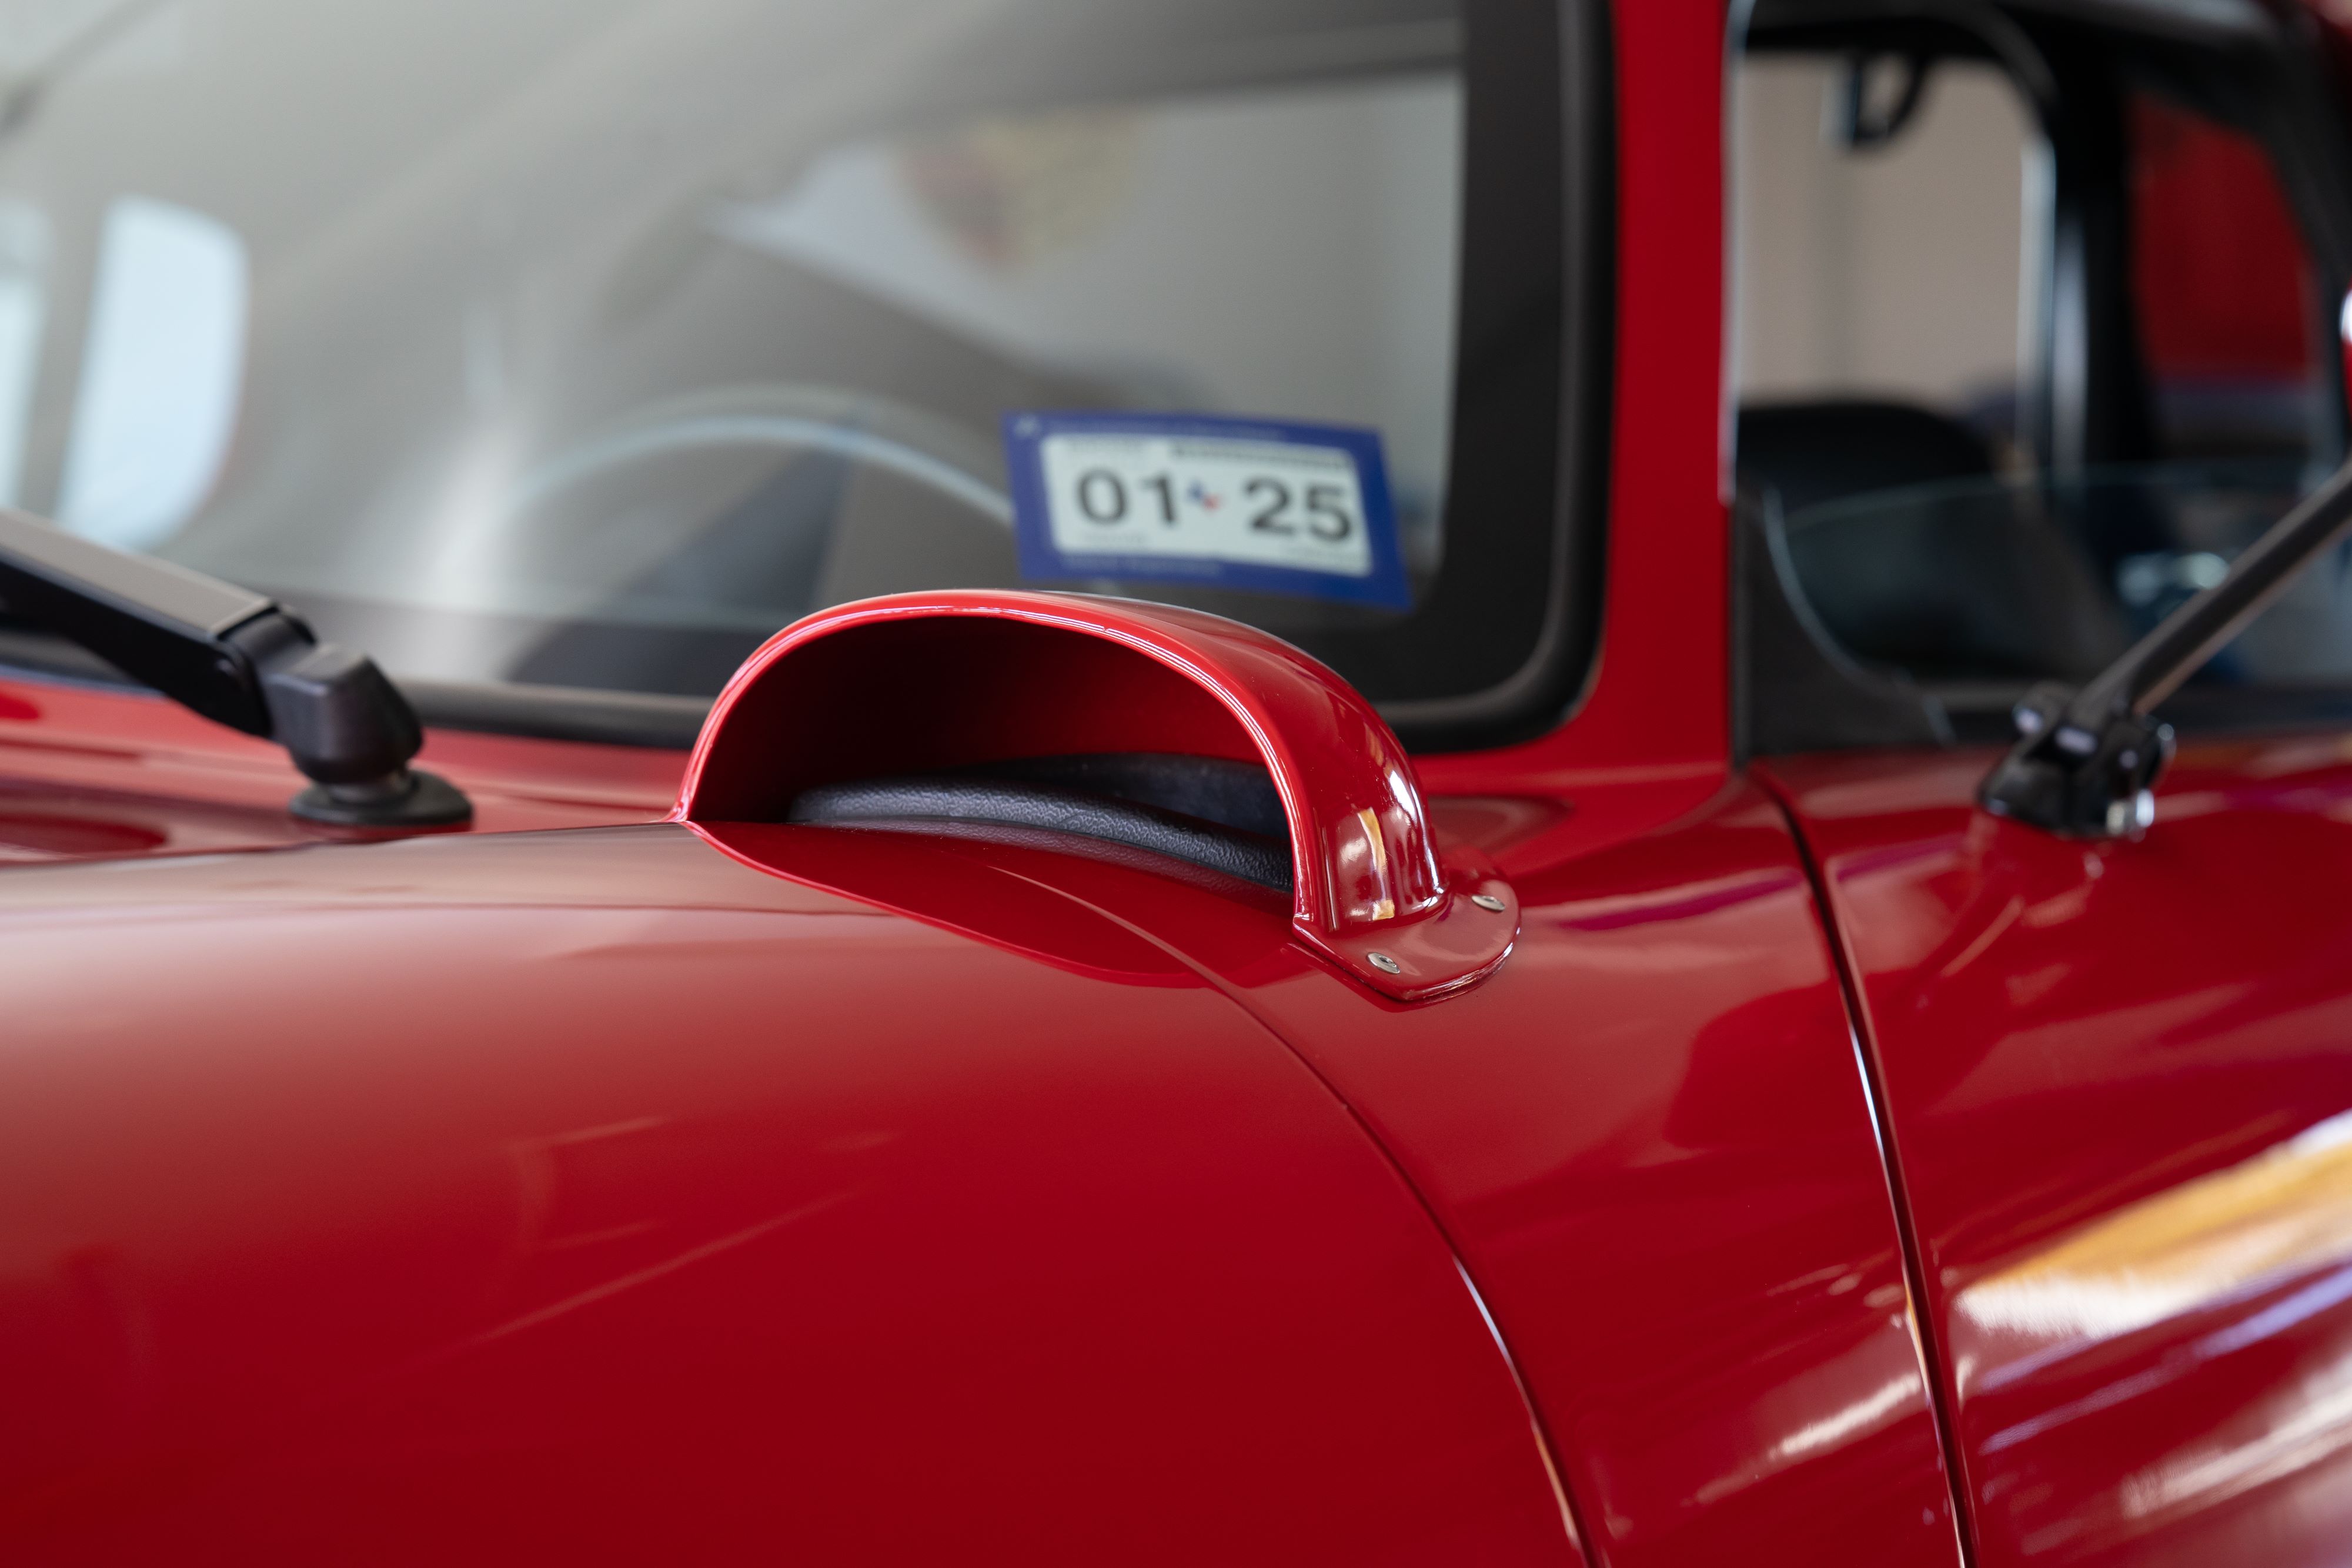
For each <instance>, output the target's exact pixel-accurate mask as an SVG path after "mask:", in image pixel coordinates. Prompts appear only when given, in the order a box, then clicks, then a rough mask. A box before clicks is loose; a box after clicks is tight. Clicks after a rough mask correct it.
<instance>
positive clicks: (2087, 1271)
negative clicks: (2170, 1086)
mask: <svg viewBox="0 0 2352 1568" xmlns="http://www.w3.org/2000/svg"><path fill="white" fill-rule="evenodd" d="M2347 1257H2352V1112H2347V1113H2345V1114H2343V1115H2339V1116H2335V1117H2331V1118H2330V1119H2329V1120H2327V1121H2325V1122H2322V1123H2320V1124H2317V1125H2316V1126H2314V1127H2311V1128H2309V1129H2307V1130H2306V1131H2305V1132H2303V1133H2302V1134H2298V1135H2297V1136H2295V1137H2294V1138H2291V1139H2289V1140H2288V1141H2287V1142H2285V1143H2284V1144H2280V1145H2275V1146H2274V1147H2272V1148H2269V1149H2265V1150H2263V1152H2262V1153H2261V1154H2259V1155H2255V1156H2253V1157H2252V1159H2249V1160H2245V1161H2243V1162H2242V1163H2240V1164H2238V1165H2235V1166H2231V1167H2230V1168H2229V1169H2227V1170H2222V1171H2216V1172H2215V1173H2213V1174H2212V1175H2211V1176H2200V1177H2199V1178H2198V1179H2197V1180H2195V1181H2191V1182H2186V1183H2184V1184H2182V1185H2181V1186H2177V1187H2174V1188H2172V1189H2171V1190H2170V1191H2168V1192H2163V1193H2159V1194H2158V1195H2157V1196H2156V1197H2150V1198H2146V1199H2143V1200H2142V1201H2140V1202H2138V1203H2136V1204H2133V1205H2132V1206H2131V1207H2128V1208H2124V1209H2120V1210H2118V1211H2117V1212H2116V1213H2115V1214H2112V1215H2110V1216H2108V1217H2107V1218H2105V1219H2102V1220H2100V1221H2098V1222H2097V1223H2095V1224H2094V1225H2091V1226H2089V1227H2087V1228H2084V1229H2082V1230H2079V1231H2076V1232H2075V1233H2074V1235H2072V1236H2070V1237H2068V1238H2067V1239H2065V1240H2064V1241H2062V1242H2060V1243H2059V1244H2058V1245H2057V1246H2055V1247H2053V1248H2051V1249H2048V1250H2047V1251H2044V1252H2042V1253H2039V1254H2037V1255H2035V1256H2034V1257H2032V1258H2031V1259H2028V1260H2026V1261H2024V1262H2022V1263H2020V1264H2018V1265H2016V1266H2015V1267H2013V1268H2010V1269H2005V1270H2001V1271H2000V1273H1998V1274H1993V1275H1989V1276H1987V1277H1986V1278H1984V1279H1982V1280H1979V1281H1976V1282H1975V1283H1974V1284H1972V1285H1969V1287H1968V1288H1966V1289H1965V1290H1963V1291H1960V1292H1959V1294H1958V1297H1957V1298H1956V1300H1955V1302H1954V1304H1955V1305H1956V1306H1957V1307H1958V1310H1959V1312H1961V1313H1962V1314H1963V1315H1964V1316H1966V1317H1967V1318H1968V1319H1969V1321H1970V1322H1973V1323H1974V1324H1975V1325H1976V1326H1977V1327H1979V1329H1982V1330H1985V1331H1988V1332H1990V1333H2013V1334H2022V1335H2026V1336H2029V1337H2031V1338H2032V1339H2036V1340H2040V1341H2042V1342H2044V1343H2048V1342H2051V1341H2055V1340H2066V1339H2076V1338H2090V1339H2105V1338H2108V1337H2110V1336H2113V1335H2116V1334H2122V1333H2130V1332H2131V1331H2132V1330H2134V1329H2137V1328H2144V1327H2146V1326H2147V1325H2148V1324H2149V1323H2153V1322H2161V1321H2162V1320H2164V1319H2166V1318H2169V1317H2174V1316H2177V1315H2179V1313H2182V1312H2190V1311H2193V1310H2195V1309H2196V1308H2198V1307H2200V1306H2201V1305H2203V1304H2205V1303H2207V1302H2209V1301H2217V1300H2220V1299H2221V1298H2223V1297H2225V1296H2229V1295H2232V1294H2234V1293H2236V1292H2238V1291H2242V1290H2243V1289H2245V1288H2246V1287H2247V1286H2249V1285H2251V1284H2253V1283H2254V1282H2256V1281H2261V1280H2263V1279H2265V1278H2269V1277H2273V1276H2281V1275H2285V1274H2290V1273H2293V1272H2295V1271H2298V1270H2305V1269H2308V1268H2312V1267H2315V1266H2316V1265H2319V1264H2323V1263H2326V1262H2330V1261H2334V1260H2341V1259H2344V1258H2347Z"/></svg>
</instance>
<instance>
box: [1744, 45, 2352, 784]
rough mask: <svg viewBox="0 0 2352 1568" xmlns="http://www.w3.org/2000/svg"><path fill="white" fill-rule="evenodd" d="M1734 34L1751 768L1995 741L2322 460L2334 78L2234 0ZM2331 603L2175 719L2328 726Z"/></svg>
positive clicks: (2341, 657) (2349, 662)
mask: <svg viewBox="0 0 2352 1568" xmlns="http://www.w3.org/2000/svg"><path fill="white" fill-rule="evenodd" d="M1743 41H1744V47H1743V51H1742V53H1741V54H1740V55H1739V57H1738V63H1737V65H1736V68H1735V106H1736V107H1735V110H1734V113H1735V115H1736V116H1737V120H1736V134H1735V137H1734V145H1735V184H1736V188H1737V191H1738V195H1737V197H1736V201H1737V205H1738V212H1737V216H1736V223H1737V231H1738V239H1737V244H1736V246H1735V267H1736V268H1737V271H1738V298H1737V303H1736V306H1735V309H1736V312H1737V315H1738V361H1739V362H1738V367H1737V374H1738V393H1737V395H1738V408H1737V415H1736V442H1737V445H1736V451H1737V467H1736V472H1737V478H1738V496H1739V506H1738V541H1739V548H1740V551H1741V554H1742V556H1743V567H1742V581H1743V583H1744V585H1745V586H1744V589H1743V593H1744V596H1745V601H1744V604H1743V612H1744V614H1743V628H1744V630H1743V643H1742V651H1743V654H1742V672H1741V673H1742V678H1743V681H1744V683H1745V694H1744V701H1743V705H1742V706H1743V710H1744V730H1745V733H1744V735H1743V737H1742V738H1743V742H1744V744H1745V745H1746V746H1747V747H1748V748H1749V749H1751V750H1753V751H1756V752H1760V753H1768V754H1769V753H1781V752H1791V751H1802V750H1811V749H1821V748H1827V747H1852V746H1887V745H1918V744H1928V743H1949V742H1952V741H1955V740H1958V741H1964V742H1967V741H1988V742H1989V741H1999V740H2003V739H2006V738H2008V737H2010V734H2011V728H2010V723H2011V721H2010V717H2009V715H2010V710H2011V707H2012V706H2013V705H2014V704H2016V703H2017V702H2018V701H2019V700H2020V698H2021V696H2022V695H2023V693H2024V691H2025V690H2026V689H2027V687H2029V686H2030V685H2032V683H2034V682H2036V681H2039V680H2044V679H2057V680H2063V681H2070V682H2080V681H2083V680H2084V679H2087V678H2088V677H2089V676H2090V675H2092V674H2095V673H2096V672H2097V671H2098V670H2099V669H2101V668H2102V667H2104V666H2105V665H2106V664H2109V663H2110V662H2112V661H2113V660H2114V659H2115V658H2116V656H2117V655H2118V654H2119V653H2121V652H2122V651H2123V650H2124V649H2125V648H2126V647H2127V646H2129V645H2130V643H2132V642H2133V641H2134V640H2135V639H2136V638H2137V637H2138V636H2139V635H2140V634H2142V633H2144V632H2147V630H2148V629H2150V628H2151V627H2153V626H2154V625H2155V624H2156V623H2157V622H2158V621H2159V620H2160V619H2161V618H2162V617H2163V616H2164V615H2165V614H2167V613H2168V612H2170V611H2171V610H2173V609H2174V608H2177V607H2178V606H2179V604H2180V603H2181V602H2183V601H2185V600H2186V598H2187V597H2188V596H2189V594H2191V593H2193V592H2195V591H2198V590H2199V589H2200V588H2203V587H2206V586H2210V583H2211V582H2212V581H2215V580H2218V579H2219V577H2220V575H2221V572H2222V571H2224V570H2226V569H2227V564H2228V562H2229V560H2230V559H2232V558H2233V557H2234V556H2235V555H2236V554H2237V552H2238V551H2240V550H2241V549H2244V548H2245V547H2246V546H2247V545H2249V544H2251V543H2252V540H2253V539H2254V538H2257V537H2259V535H2260V534H2261V533H2262V531H2263V529H2264V528H2267V527H2268V526H2269V525H2270V524H2271V523H2273V522H2274V521H2275V520H2277V518H2278V517H2281V516H2283V515H2284V513H2285V512H2286V511H2287V510H2288V509H2289V508H2290V507H2292V506H2293V505H2294V502H2295V501H2296V499H2297V498H2298V497H2300V496H2301V495H2302V494H2304V493H2305V492H2306V491H2307V490H2308V488H2309V487H2310V486H2313V485H2314V484H2315V483H2316V482H2317V481H2318V480H2319V479H2321V478H2322V477H2324V476H2326V473H2327V472H2328V471H2329V470H2330V469H2331V468H2332V467H2333V466H2334V465H2335V464H2336V461H2337V460H2338V458H2339V455H2340V454H2341V452H2342V450H2343V446H2344V442H2345V422H2344V413H2343V407H2344V405H2343V389H2342V386H2341V372H2340V369H2339V360H2338V355H2337V352H2336V349H2335V347H2334V341H2335V329H2336V321H2335V311H2334V308H2333V304H2332V302H2333V301H2334V300H2336V299H2337V298H2340V296H2341V286H2342V283H2343V281H2344V279H2345V278H2346V277H2347V276H2348V275H2352V214H2347V211H2346V210H2345V207H2344V204H2343V202H2342V200H2341V198H2340V197H2339V196H2336V195H2334V194H2331V192H2332V191H2341V190H2342V189H2344V188H2345V186H2344V184H2343V183H2342V182H2341V181H2340V180H2336V181H2334V182H2332V183H2331V181H2330V180H2329V179H2328V178H2327V172H2326V171H2325V170H2322V169H2320V168H2318V167H2315V160H2316V161H2322V162H2336V163H2339V164H2340V163H2341V162H2342V154H2343V151H2344V147H2345V141H2344V135H2343V128H2342V127H2341V126H2339V125H2336V124H2334V123H2332V121H2331V119H2330V116H2329V114H2328V111H2326V110H2325V109H2324V107H2323V104H2324V99H2323V97H2322V93H2321V89H2320V78H2318V76H2317V75H2316V74H2315V73H2316V72H2317V71H2319V70H2320V69H2321V68H2322V60H2321V56H2320V52H2319V50H2318V48H2317V47H2316V45H2315V43H2314V42H2313V41H2311V40H2307V39H2304V38H2302V37H2300V36H2299V35H2298V34H2296V33H2295V31H2294V26H2293V25H2292V24H2291V23H2290V22H2288V21H2286V20H2283V19H2281V18H2280V17H2279V16H2273V14H2272V13H2270V12H2268V11H2265V10H2263V9H2262V8H2260V7H2258V6H2255V5H2251V4H2249V5H2242V6H2239V5H2218V6H2208V7H2200V8H2198V9H2197V10H2196V11H2195V12H2193V13H2192V12H2191V11H2190V10H2189V8H2187V7H2181V6H2173V5H2157V4H2139V5H2101V6H2097V7H2092V6H2088V5H2068V4H2063V3H2061V4H2034V5H1994V4H1990V3H1978V0H1962V3H1958V4H1944V3H1940V0H1938V3H1933V4H1928V3H1910V0H1892V3H1882V4H1857V3H1843V0H1828V3H1823V0H1758V3H1757V4H1756V5H1755V6H1754V7H1753V10H1752V12H1751V14H1750V15H1749V16H1748V18H1747V24H1746V28H1745V32H1744V38H1743ZM2290 131H2292V132H2294V133H2293V134H2290ZM2291 149H2293V150H2297V151H2293V152H2291V151H2290V150H2291ZM2344 577H2345V574H2344V572H2343V570H2341V563H2340V562H2339V563H2338V569H2337V570H2326V568H2325V566H2324V565H2323V568H2322V569H2321V570H2315V571H2312V572H2310V573H2307V574H2305V578H2306V580H2304V581H2301V582H2298V583H2297V585H2296V586H2295V588H2294V590H2293V591H2291V592H2290V594H2289V595H2288V596H2287V597H2286V599H2285V600H2284V601H2282V602H2280V603H2279V604H2278V605H2276V606H2275V607H2274V608H2273V610H2272V611H2270V612H2267V613H2266V614H2265V615H2264V616H2263V619H2262V620H2261V621H2259V622H2256V623H2255V625H2254V626H2253V627H2252V629H2251V630H2250V631H2249V632H2247V633H2246V634H2245V635H2243V636H2242V637H2241V638H2240V640H2239V641H2238V643H2236V644H2235V645H2234V646H2233V647H2232V648H2231V649H2230V650H2229V651H2227V652H2226V653H2224V654H2223V655H2222V656H2221V657H2220V658H2218V659H2216V660H2215V661H2214V662H2213V664H2211V665H2210V666H2209V668H2208V669H2207V670H2206V671H2204V672H2203V673H2202V674H2200V678H2199V680H2198V681H2197V682H2196V683H2193V684H2192V685H2190V686H2189V688H2187V689H2185V690H2184V691H2183V692H2181V693H2180V694H2179V695H2176V696H2175V697H2174V698H2173V699H2172V702H2171V705H2170V707H2169V709H2168V715H2167V716H2168V717H2170V718H2172V719H2174V720H2175V722H2178V723H2181V724H2185V725H2189V726H2190V727H2214V726H2216V725H2229V724H2242V723H2249V722H2251V723H2263V724H2268V723H2275V722H2281V721H2283V720H2284V721H2288V722H2292V721H2294V719H2296V718H2298V717H2301V718H2313V719H2316V718H2325V717H2332V716H2336V715H2338V714H2340V713H2341V712H2343V711H2345V709H2346V706H2347V704H2346V702H2345V693H2346V691H2347V688H2352V639H2347V635H2346V632H2345V630H2344V628H2345V627H2346V625H2347V622H2352V602H2347V601H2345V600H2344V599H2343V597H2342V591H2341V585H2342V583H2343V581H2344Z"/></svg>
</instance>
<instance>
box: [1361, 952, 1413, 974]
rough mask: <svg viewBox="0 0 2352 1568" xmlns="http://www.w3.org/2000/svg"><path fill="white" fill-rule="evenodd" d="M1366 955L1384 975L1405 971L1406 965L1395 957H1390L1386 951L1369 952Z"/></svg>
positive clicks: (1373, 965)
mask: <svg viewBox="0 0 2352 1568" xmlns="http://www.w3.org/2000/svg"><path fill="white" fill-rule="evenodd" d="M1364 956H1365V958H1366V959H1367V960H1369V961H1370V964H1371V966H1372V967H1373V968H1375V969H1378V970H1379V971H1380V972H1381V974H1383V975H1402V974H1403V973H1404V966H1403V965H1402V964H1400V963H1398V962H1397V961H1396V960H1395V959H1394V958H1391V957H1390V956H1388V955H1387V954H1386V953H1367V954H1365V955H1364Z"/></svg>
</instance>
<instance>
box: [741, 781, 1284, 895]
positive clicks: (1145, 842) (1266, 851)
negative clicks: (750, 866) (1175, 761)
mask: <svg viewBox="0 0 2352 1568" xmlns="http://www.w3.org/2000/svg"><path fill="white" fill-rule="evenodd" d="M784 820H785V821H789V822H801V823H807V824H812V825H817V826H824V825H834V824H850V823H866V824H877V823H883V822H888V823H893V824H904V825H907V826H909V827H914V826H918V825H919V824H920V823H922V822H925V821H936V822H971V823H986V824H991V825H994V826H1001V827H1016V828H1034V829H1039V830H1042V831H1047V832H1055V833H1068V834H1072V835H1074V836H1076V837H1078V838H1084V839H1098V840H1101V841H1105V842H1108V843H1114V844H1124V845H1126V846H1127V847H1129V848H1130V849H1138V850H1144V851H1147V852H1150V853H1152V854H1157V855H1165V856H1166V857H1168V858H1169V859H1171V860H1178V861H1183V862H1187V863H1189V864H1192V865H1197V866H1205V867H1207V868H1208V869H1209V870H1211V871H1214V872H1219V873H1223V874H1224V875H1226V876H1230V877H1234V878H1235V879H1237V880H1239V881H1242V882H1246V883H1255V884H1256V885H1257V886H1259V887H1268V888H1274V889H1276V890H1279V891H1281V892H1284V893H1287V892H1289V891H1290V846H1289V845H1288V844H1287V843H1286V842H1284V841H1279V840H1276V839H1271V838H1267V837H1265V836H1264V835H1261V834H1257V833H1248V832H1243V831H1240V830H1238V829H1234V828H1226V827H1220V826H1219V825H1217V824H1216V823H1214V822H1205V821H1201V820H1199V819H1198V818H1194V817H1187V816H1183V815H1181V814H1180V813H1178V812H1175V811H1166V810H1160V809H1158V808H1157V807H1152V806H1145V805H1139V804H1137V803H1136V802H1133V801H1129V800H1112V799H1109V798H1108V797H1106V796H1102V795H1090V794H1085V793H1081V792H1080V791H1078V790H1075V789H1055V788H1053V787H1052V786H1049V785H1042V784H1024V783H1010V782H1006V781H1004V780H1002V779H974V778H969V777H966V778H956V777H952V776H945V775H939V776H929V775H927V776H919V777H914V778H905V779H860V780H858V781H857V782H856V783H852V784H822V785H819V786H817V787H816V788H815V789H803V791H801V793H800V794H799V796H797V797H796V798H795V799H794V800H793V804H792V809H791V810H789V811H787V812H786V813H785V817H784Z"/></svg>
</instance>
